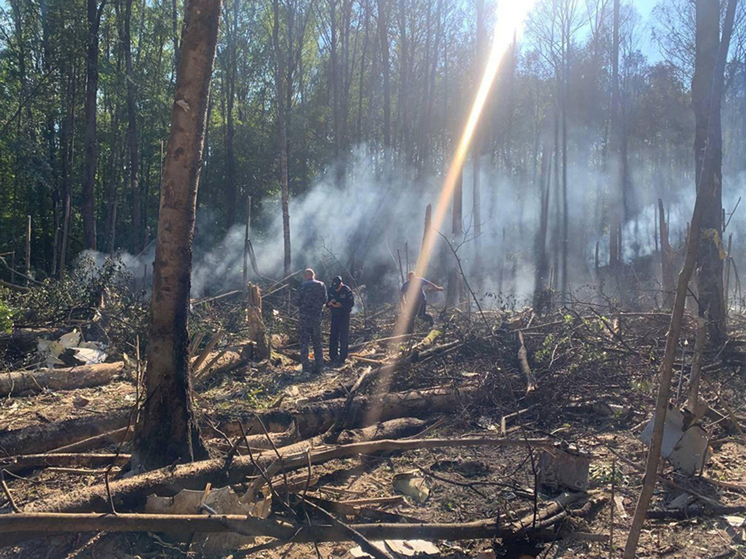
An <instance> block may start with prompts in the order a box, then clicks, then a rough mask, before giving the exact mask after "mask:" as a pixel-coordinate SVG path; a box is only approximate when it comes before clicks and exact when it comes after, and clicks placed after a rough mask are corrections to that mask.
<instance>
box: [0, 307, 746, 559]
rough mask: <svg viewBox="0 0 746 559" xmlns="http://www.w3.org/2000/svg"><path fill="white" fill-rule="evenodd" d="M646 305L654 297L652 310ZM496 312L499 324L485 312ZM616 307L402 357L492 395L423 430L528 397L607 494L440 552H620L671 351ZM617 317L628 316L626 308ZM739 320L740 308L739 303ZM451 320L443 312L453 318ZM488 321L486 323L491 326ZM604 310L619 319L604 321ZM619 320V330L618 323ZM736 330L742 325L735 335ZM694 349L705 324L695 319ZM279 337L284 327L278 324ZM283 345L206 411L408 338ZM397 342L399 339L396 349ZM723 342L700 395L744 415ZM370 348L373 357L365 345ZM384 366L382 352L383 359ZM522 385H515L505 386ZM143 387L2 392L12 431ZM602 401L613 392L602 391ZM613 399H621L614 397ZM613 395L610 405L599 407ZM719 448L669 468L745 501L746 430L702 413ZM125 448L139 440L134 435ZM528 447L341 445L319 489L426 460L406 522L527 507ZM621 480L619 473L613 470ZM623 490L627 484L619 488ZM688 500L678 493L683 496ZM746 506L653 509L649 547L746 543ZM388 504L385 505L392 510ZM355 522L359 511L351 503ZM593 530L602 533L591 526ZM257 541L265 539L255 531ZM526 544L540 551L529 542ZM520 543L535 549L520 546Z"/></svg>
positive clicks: (306, 395) (448, 336)
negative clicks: (522, 530)
mask: <svg viewBox="0 0 746 559" xmlns="http://www.w3.org/2000/svg"><path fill="white" fill-rule="evenodd" d="M641 314H642V313H641ZM484 320H487V322H488V324H487V325H484V324H483V322H484ZM615 320H617V319H614V318H612V317H611V314H609V316H608V317H603V316H602V318H598V317H595V316H594V315H593V314H591V313H589V312H587V310H580V309H578V310H576V311H574V312H569V311H562V312H560V313H556V314H555V315H552V316H548V317H533V316H532V315H531V314H530V313H523V314H521V313H513V314H505V313H504V314H503V315H501V316H499V317H498V316H497V314H494V315H490V316H488V317H482V318H480V317H476V316H471V317H463V316H461V317H457V318H441V319H440V320H439V322H438V327H439V328H441V329H442V331H443V333H442V337H441V339H440V342H439V343H443V342H445V343H447V342H449V341H454V340H459V341H460V342H461V345H458V346H457V347H458V349H457V350H456V351H451V352H445V353H444V354H443V355H442V356H436V357H435V358H434V359H430V360H428V361H427V362H424V363H418V362H416V361H415V362H407V364H406V365H404V366H403V367H401V368H400V369H399V370H397V372H396V373H394V377H393V379H392V383H391V386H390V388H389V390H390V391H392V392H393V391H407V390H412V389H415V388H423V387H432V386H457V385H463V384H468V383H478V384H479V386H480V391H481V392H482V393H483V395H484V396H485V397H484V398H482V399H481V401H480V402H476V403H475V402H464V404H463V406H462V407H461V408H460V409H458V410H454V412H453V413H450V414H446V415H444V416H443V417H428V418H427V419H428V420H429V421H436V423H435V425H434V426H431V427H430V428H428V430H427V432H426V433H425V434H424V435H423V436H424V437H443V438H459V437H464V436H467V435H499V434H500V430H501V419H502V418H503V417H505V416H506V415H509V414H511V413H513V412H515V411H517V410H526V411H525V412H522V413H521V415H520V416H519V417H518V419H519V420H520V423H519V422H518V421H517V420H516V419H515V418H513V419H510V421H509V422H508V423H506V428H507V436H510V437H518V438H520V437H523V436H527V437H535V438H544V437H549V438H554V439H557V440H562V441H568V442H571V443H574V444H576V445H578V446H579V447H581V448H582V449H584V450H587V451H589V452H590V453H591V456H592V458H591V466H590V473H589V487H588V492H589V493H590V494H591V495H592V496H595V497H599V501H600V503H599V505H598V506H596V507H595V508H594V509H593V510H592V511H591V512H590V513H589V514H587V515H583V516H582V517H581V516H572V515H571V516H569V517H568V518H567V519H565V520H564V521H563V522H562V524H561V525H560V526H557V527H556V528H557V532H558V534H560V536H557V537H556V539H554V541H541V542H530V543H526V542H523V543H522V545H523V544H525V545H523V546H522V545H517V544H510V545H508V544H505V545H504V546H503V545H501V544H500V542H490V541H458V542H455V541H439V542H434V543H436V545H437V546H438V548H439V550H440V553H439V556H440V557H479V558H480V559H491V558H492V557H523V556H539V557H558V558H559V557H566V558H569V557H578V558H580V557H588V558H598V557H612V556H613V557H620V556H621V548H623V546H624V542H625V540H626V534H627V532H628V530H629V527H630V524H631V517H632V515H633V514H634V509H635V503H636V501H637V498H638V495H639V492H640V489H641V485H642V475H641V474H640V472H639V470H638V469H636V468H634V467H633V466H632V465H630V462H631V463H633V464H637V465H639V466H644V463H645V458H646V447H645V445H644V444H643V443H642V442H641V441H640V440H639V435H640V433H641V431H642V429H643V427H644V425H645V423H646V421H647V419H648V418H649V416H650V413H651V411H652V408H653V403H654V399H655V390H656V382H655V381H656V371H657V361H656V356H659V355H660V354H661V352H662V349H663V348H662V345H663V341H662V340H663V336H664V335H665V330H666V327H667V324H666V321H665V318H664V319H661V318H660V317H656V316H652V315H651V316H649V317H644V316H643V317H625V318H624V320H622V322H625V324H624V325H622V326H619V327H617V325H616V323H615V322H614V321H615ZM619 320H621V319H619ZM739 320H741V322H743V318H740V319H739ZM441 321H442V322H441ZM390 322H391V317H390V316H387V315H384V316H382V317H381V318H380V325H375V326H371V324H370V323H357V324H355V325H354V327H353V336H352V341H351V344H352V345H353V346H354V345H356V344H359V343H363V342H365V341H366V340H370V339H375V338H376V337H379V338H380V337H383V336H384V335H385V333H386V325H388V324H389V323H390ZM488 326H489V329H488ZM607 326H608V328H607ZM517 329H522V330H524V338H525V341H526V346H527V349H528V355H529V362H530V363H531V365H532V369H533V372H534V374H535V376H536V380H537V385H538V388H537V390H536V393H534V394H529V395H526V394H525V383H524V379H523V378H522V376H521V373H520V366H519V364H518V363H517V359H516V343H517V341H516V339H515V335H514V333H513V332H514V331H516V330H517ZM615 332H617V333H619V335H618V336H617V335H616V334H615ZM426 334H427V330H424V329H422V330H419V331H418V335H417V336H416V337H415V338H414V339H413V341H411V342H408V343H410V344H411V343H414V342H415V341H416V340H419V339H421V338H423V337H424V336H425V335H426ZM739 336H740V331H739V332H735V333H734V337H735V338H736V339H739ZM685 340H687V341H686V345H682V349H683V350H684V354H685V355H687V354H686V351H688V352H689V353H688V355H689V358H691V344H692V343H693V333H692V331H691V328H689V329H688V330H687V331H685ZM278 341H279V338H278ZM283 341H284V347H280V348H279V350H278V351H279V353H281V354H283V355H278V356H277V357H276V358H275V359H274V360H273V362H270V363H264V364H262V365H261V366H246V367H242V368H239V369H237V370H234V371H232V372H230V373H228V374H225V375H223V376H221V377H220V378H217V379H214V380H213V381H211V383H210V385H209V386H206V387H201V388H200V390H199V391H198V395H197V400H196V405H197V409H198V413H199V415H200V419H201V421H202V423H203V424H204V423H205V422H209V419H210V418H211V417H216V416H221V415H224V414H230V413H238V412H239V411H240V410H246V409H266V408H270V407H279V408H288V409H292V408H294V407H298V406H299V405H300V404H302V403H303V402H304V401H308V400H313V399H314V398H320V397H321V395H323V393H324V392H325V391H328V390H331V389H334V388H337V387H339V386H340V385H342V384H344V383H345V382H347V383H349V382H351V381H354V380H355V379H356V378H357V377H358V376H359V375H360V372H361V371H362V370H363V368H365V367H367V366H370V365H371V363H370V360H373V361H376V360H384V359H386V358H387V356H388V355H389V353H387V352H391V351H395V352H398V351H404V350H406V349H407V348H404V347H403V345H404V344H399V345H398V346H396V347H393V348H392V346H390V345H389V346H386V345H384V344H375V343H371V344H368V345H365V346H363V347H361V348H358V349H355V350H353V352H354V353H355V354H356V355H358V356H359V357H362V359H360V358H355V357H353V358H351V359H350V360H349V362H348V365H347V366H345V367H343V368H341V369H327V370H325V371H324V372H323V373H321V374H320V375H318V376H303V375H301V374H300V371H299V366H298V364H297V363H295V362H294V361H293V360H292V358H293V351H297V350H294V347H293V344H292V338H287V337H286V338H284V339H283ZM387 348H388V349H387ZM726 353H727V352H723V351H721V352H720V353H719V354H718V353H713V354H707V355H706V357H705V361H704V364H705V366H707V365H711V366H712V365H713V364H716V363H717V364H719V365H720V366H718V367H716V368H715V367H710V368H709V369H708V370H707V372H706V373H705V374H706V376H707V378H708V380H707V382H706V383H705V385H704V386H703V389H702V397H703V398H704V399H705V400H706V401H707V402H708V403H709V404H710V406H711V408H713V409H715V410H718V411H720V412H724V410H725V409H726V406H727V408H730V410H731V412H732V413H733V415H734V417H736V418H738V419H740V416H739V414H741V413H743V411H742V408H743V405H744V402H743V394H744V392H743V389H744V386H745V383H746V380H744V379H743V378H742V377H743V372H744V369H745V367H744V365H742V364H738V362H737V361H736V362H735V364H734V361H733V359H732V358H729V360H728V359H725V355H726ZM363 359H366V360H367V361H365V362H364V361H363ZM686 359H687V358H686V357H685V358H684V363H683V365H682V364H681V363H679V368H680V370H681V372H680V373H677V376H675V378H674V383H676V384H678V383H679V375H682V378H681V385H682V386H683V388H682V389H681V390H677V388H678V387H677V386H675V387H674V391H675V392H679V395H678V400H677V403H681V402H682V401H683V399H685V397H686V387H687V374H686V370H687V360H686ZM374 366H375V365H374ZM510 393H513V394H518V395H519V396H518V398H517V399H512V398H511V397H510V396H509V394H510ZM134 402H135V389H134V386H133V383H132V382H131V381H130V380H128V379H120V380H118V381H116V382H112V383H110V384H108V385H106V386H102V387H97V388H88V389H80V390H75V391H69V392H62V391H60V392H46V393H42V394H37V395H32V396H27V397H15V398H5V399H3V400H2V402H1V403H0V432H1V431H5V430H16V429H21V428H23V427H27V426H30V425H40V424H45V423H52V422H55V421H59V420H62V419H69V418H72V417H83V416H95V415H102V416H103V415H105V414H109V413H111V412H112V411H115V410H127V409H130V408H131V407H132V405H133V404H134ZM594 403H595V404H597V403H603V404H605V405H606V406H607V407H606V408H604V407H603V406H601V407H599V406H596V408H595V409H594V408H593V406H592V405H590V404H594ZM608 406H611V408H608ZM606 409H611V413H609V412H608V411H603V410H606ZM704 427H705V429H706V430H707V432H708V436H709V437H710V442H711V446H712V455H711V456H710V458H709V460H708V461H707V463H706V464H705V467H704V469H703V471H702V476H701V477H700V476H694V477H692V478H686V477H684V476H681V475H679V474H678V473H677V472H675V471H674V470H673V468H672V467H671V466H670V465H669V464H667V463H666V464H664V465H663V467H662V472H661V473H662V475H663V476H664V477H665V478H666V479H668V480H671V481H673V482H675V483H676V484H678V486H679V487H680V488H684V489H689V490H691V491H695V492H697V493H698V494H701V495H704V496H706V497H709V498H711V499H714V500H716V501H718V502H719V503H721V504H723V505H727V506H742V507H746V483H745V482H744V481H743V480H744V478H745V477H746V476H744V470H745V468H746V447H745V446H744V444H746V440H744V438H743V434H742V432H741V433H739V432H738V431H737V430H736V431H735V432H734V431H733V429H731V430H730V431H729V430H727V429H726V428H725V427H724V425H723V422H722V421H721V422H720V423H718V422H713V421H712V420H709V419H708V420H705V424H704ZM218 443H220V440H219V439H216V440H214V441H210V445H211V450H212V452H213V454H215V455H218V454H220V453H221V452H222V453H224V450H223V449H222V447H221V445H220V444H218ZM116 450H117V446H116V445H112V446H110V447H109V448H101V449H99V450H98V451H99V452H105V451H108V452H112V451H116ZM122 451H128V445H126V444H125V445H124V446H123V447H122ZM531 463H532V456H531V455H530V454H529V452H528V451H527V449H526V448H525V447H522V446H518V447H510V448H502V447H478V448H470V447H462V448H442V449H432V450H413V451H407V452H402V453H388V454H384V455H378V456H364V457H360V458H349V459H345V460H335V461H332V462H328V463H325V464H322V465H318V466H314V467H313V474H314V475H315V476H320V479H319V482H318V483H317V486H316V487H317V489H316V490H309V494H310V495H316V496H319V497H323V498H327V499H329V498H331V499H338V500H348V499H363V498H366V499H367V498H374V497H391V496H396V495H400V493H397V491H396V490H395V489H394V486H393V482H394V476H395V475H396V474H400V473H402V472H410V471H414V472H417V474H418V475H419V476H422V477H423V478H424V480H425V483H426V486H427V487H428V489H429V496H428V497H427V499H426V500H424V502H421V503H419V502H417V501H416V500H415V499H413V498H412V497H409V496H404V497H403V500H402V501H401V502H399V503H396V504H394V505H390V506H386V507H382V508H381V509H380V511H379V513H380V514H383V512H385V513H390V514H392V515H398V518H400V519H406V520H408V521H409V522H417V521H421V522H465V521H473V520H480V519H495V518H497V519H501V520H505V521H506V522H507V521H510V520H515V519H517V518H519V517H521V516H522V515H524V514H526V512H527V511H530V510H532V508H533V503H534V490H535V489H538V491H539V495H538V497H537V501H538V502H539V505H541V503H542V501H545V500H549V499H551V498H553V497H554V496H556V495H557V493H558V492H557V491H552V490H549V489H546V488H542V487H539V488H536V486H535V478H534V475H533V470H532V467H531ZM6 480H7V481H8V485H9V487H10V491H11V492H12V495H13V497H14V499H15V501H16V503H17V504H18V506H19V507H20V508H21V509H22V508H23V506H24V505H25V504H27V503H30V502H32V501H37V500H43V499H45V498H46V497H49V496H52V495H55V494H59V493H60V492H64V491H65V490H66V489H67V488H69V487H71V486H83V485H92V484H97V483H101V482H102V481H103V475H102V473H101V472H95V473H92V474H87V475H80V474H75V475H72V474H68V473H62V472H58V471H49V470H36V471H26V472H22V473H21V474H17V475H11V474H6ZM710 480H715V481H719V482H732V483H733V484H737V485H735V486H733V487H732V488H724V487H723V486H718V485H716V484H715V483H713V482H712V481H710ZM612 482H613V483H612ZM612 485H613V491H614V494H615V496H616V499H614V500H613V501H612V500H611V498H610V496H611V492H612ZM680 488H679V489H676V488H672V487H671V486H670V485H665V484H662V483H659V484H658V485H657V487H656V493H655V495H654V499H653V503H652V504H651V509H650V510H655V511H664V510H668V507H669V506H670V505H671V503H672V501H674V499H677V498H679V497H680V496H681V495H682V493H684V492H685V491H684V490H682V489H680ZM678 500H679V501H681V499H678ZM0 506H2V507H4V508H3V509H0V510H2V512H9V510H8V507H7V503H6V502H5V497H4V496H3V497H0ZM744 511H745V512H741V513H737V514H733V515H730V516H727V515H721V516H716V515H712V514H704V515H702V516H698V517H694V518H684V519H672V518H668V519H664V520H648V521H646V524H645V528H644V530H643V533H642V537H641V540H640V545H639V548H638V556H639V557H670V558H700V557H701V558H706V559H715V558H719V557H742V556H746V547H744V544H743V540H742V537H743V538H746V534H742V530H743V528H740V527H733V526H732V524H735V523H736V521H737V518H734V517H741V518H742V517H743V516H746V508H745V509H744ZM382 517H383V516H379V517H378V518H379V521H380V518H382ZM612 518H613V542H614V548H615V551H614V553H613V555H611V554H610V549H609V544H608V541H590V540H592V539H600V537H601V536H606V537H608V536H609V535H610V533H611V532H612ZM343 520H345V521H349V522H360V521H361V520H360V519H355V518H352V517H349V518H343ZM588 534H592V535H595V536H596V537H592V536H588ZM257 543H261V541H259V542H257ZM353 547H356V546H355V544H353V543H350V542H337V543H323V544H318V545H317V546H314V545H311V544H286V545H282V546H280V547H276V548H274V549H268V550H262V551H257V552H255V553H254V555H255V556H256V557H260V558H265V559H279V558H287V559H305V558H307V557H321V558H325V557H352V556H351V555H350V552H349V550H350V549H351V548H353ZM526 553H528V555H525V554H526ZM522 554H524V555H522ZM185 555H186V556H195V557H198V556H200V555H199V554H198V553H196V552H193V551H189V552H185V546H184V544H180V543H178V542H173V541H169V540H168V539H167V538H166V537H165V536H157V535H152V534H112V533H109V534H106V533H105V534H98V535H94V534H79V535H73V536H70V535H67V536H57V535H51V536H49V537H47V538H44V539H42V540H35V541H30V542H27V543H24V544H21V545H20V546H18V547H15V548H5V549H3V550H1V551H0V557H3V558H5V557H7V558H10V557H29V558H30V557H39V558H43V557H48V558H56V557H92V558H97V559H103V558H125V557H126V558H134V557H142V558H146V557H182V556H185ZM222 556H223V557H230V556H232V557H234V558H238V557H242V556H244V555H243V554H242V553H241V552H240V551H239V550H236V549H227V550H225V552H224V554H223V555H222Z"/></svg>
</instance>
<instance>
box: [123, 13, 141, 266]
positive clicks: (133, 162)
mask: <svg viewBox="0 0 746 559" xmlns="http://www.w3.org/2000/svg"><path fill="white" fill-rule="evenodd" d="M143 9H144V6H143ZM131 22H132V0H125V7H124V34H123V36H122V39H123V43H124V44H123V45H122V48H123V49H124V61H125V68H126V72H127V145H128V148H129V155H130V161H129V163H130V165H129V178H130V193H131V195H132V249H133V251H134V252H135V254H139V253H140V251H141V250H142V246H143V244H142V243H143V235H142V226H143V223H142V215H141V210H140V184H139V172H140V170H139V168H138V159H137V118H136V111H137V106H136V104H135V76H134V75H133V72H132V47H131V42H132V41H131V36H132V35H131V33H130V24H131Z"/></svg>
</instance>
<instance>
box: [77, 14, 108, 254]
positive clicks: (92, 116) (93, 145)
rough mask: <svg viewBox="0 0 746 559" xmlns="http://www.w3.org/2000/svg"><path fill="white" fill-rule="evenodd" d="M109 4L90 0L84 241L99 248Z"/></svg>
mask: <svg viewBox="0 0 746 559" xmlns="http://www.w3.org/2000/svg"><path fill="white" fill-rule="evenodd" d="M105 5H106V0H102V2H101V4H100V5H99V3H98V0H88V45H87V50H86V97H85V170H84V174H83V207H82V208H81V213H82V214H83V242H84V245H85V248H87V249H92V250H96V209H95V196H96V193H95V189H96V165H97V163H98V141H97V139H96V96H97V95H98V29H99V26H100V24H101V13H102V12H103V10H104V6H105Z"/></svg>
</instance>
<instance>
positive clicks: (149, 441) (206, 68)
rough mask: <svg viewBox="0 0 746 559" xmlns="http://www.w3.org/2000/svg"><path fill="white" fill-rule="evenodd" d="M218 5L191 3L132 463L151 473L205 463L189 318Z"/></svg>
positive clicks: (212, 0) (208, 0) (207, 0)
mask: <svg viewBox="0 0 746 559" xmlns="http://www.w3.org/2000/svg"><path fill="white" fill-rule="evenodd" d="M219 16H220V0H189V1H188V3H187V5H186V8H185V16H184V27H183V31H182V37H181V51H180V53H179V67H178V69H177V72H176V94H175V102H174V105H173V109H172V113H171V135H170V137H169V140H168V148H167V153H166V160H165V162H164V166H163V187H162V189H161V203H160V214H159V219H158V238H157V242H156V255H155V265H154V269H153V298H152V303H151V317H150V328H149V345H148V368H147V371H146V374H145V390H146V393H147V398H146V400H145V404H144V406H143V410H142V413H141V416H140V421H139V423H138V425H137V428H136V431H135V441H134V451H133V457H132V463H133V466H134V467H144V468H145V469H153V468H157V467H161V466H165V465H169V464H173V463H174V462H176V461H179V462H187V461H193V460H194V459H197V458H204V457H206V455H207V452H206V450H205V448H204V446H203V444H202V441H201V440H200V437H199V430H198V428H197V424H196V422H195V419H194V412H193V402H192V396H193V392H192V381H191V375H190V370H189V355H188V351H187V347H188V345H189V335H188V331H187V316H188V312H189V290H190V287H191V278H190V275H191V269H192V241H193V237H194V222H195V207H196V201H197V187H198V184H199V173H200V166H201V162H202V149H203V141H204V133H205V116H206V113H207V102H208V96H209V90H210V75H211V74H212V67H213V61H214V58H215V48H216V43H217V36H218V21H219Z"/></svg>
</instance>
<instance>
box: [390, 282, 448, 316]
mask: <svg viewBox="0 0 746 559" xmlns="http://www.w3.org/2000/svg"><path fill="white" fill-rule="evenodd" d="M413 284H414V285H413ZM410 285H412V287H411V288H410ZM425 288H427V291H443V288H442V287H440V286H439V285H435V284H434V283H433V282H431V281H428V280H426V279H425V278H418V277H415V275H414V272H409V273H408V274H407V281H405V282H404V285H402V286H401V292H400V293H399V298H400V302H401V305H402V308H403V309H404V308H406V305H407V303H408V299H407V296H408V295H409V294H410V290H411V295H412V297H414V301H413V302H412V304H413V305H414V307H413V311H412V321H411V322H410V324H414V317H418V318H420V319H421V320H424V321H425V322H427V323H428V324H429V325H430V326H432V325H433V323H434V322H435V321H434V320H433V317H432V316H430V315H429V314H427V296H426V295H425Z"/></svg>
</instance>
